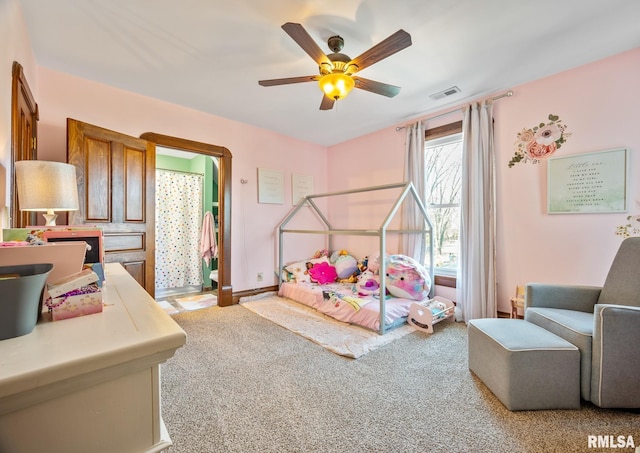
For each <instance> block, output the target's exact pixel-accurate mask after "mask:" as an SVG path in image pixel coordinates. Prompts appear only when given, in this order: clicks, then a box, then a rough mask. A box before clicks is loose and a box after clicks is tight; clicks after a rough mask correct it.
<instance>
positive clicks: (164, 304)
mask: <svg viewBox="0 0 640 453" xmlns="http://www.w3.org/2000/svg"><path fill="white" fill-rule="evenodd" d="M157 302H158V305H160V307H162V309H163V310H164V311H166V312H167V314H169V315H175V314H176V313H180V312H179V311H178V309H177V308H176V307H174V306H173V305H171V303H170V302H169V301H166V300H159V301H157Z"/></svg>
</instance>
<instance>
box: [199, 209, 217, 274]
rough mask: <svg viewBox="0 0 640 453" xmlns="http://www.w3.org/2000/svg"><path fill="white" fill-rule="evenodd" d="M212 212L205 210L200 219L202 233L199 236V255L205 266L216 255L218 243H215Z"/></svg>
mask: <svg viewBox="0 0 640 453" xmlns="http://www.w3.org/2000/svg"><path fill="white" fill-rule="evenodd" d="M213 225H214V222H213V214H211V211H207V212H206V213H205V214H204V218H203V219H202V233H201V236H200V255H201V256H202V259H204V261H205V263H207V266H208V265H209V263H211V260H212V259H215V258H217V257H218V245H217V244H216V232H215V230H214V228H213Z"/></svg>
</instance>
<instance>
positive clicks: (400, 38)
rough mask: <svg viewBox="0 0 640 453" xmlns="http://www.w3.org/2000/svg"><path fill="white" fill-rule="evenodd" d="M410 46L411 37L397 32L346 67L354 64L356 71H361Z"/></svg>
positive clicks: (403, 32)
mask: <svg viewBox="0 0 640 453" xmlns="http://www.w3.org/2000/svg"><path fill="white" fill-rule="evenodd" d="M410 45H411V35H410V34H409V33H407V32H406V31H404V30H398V31H397V32H395V33H394V34H392V35H391V36H389V37H388V38H387V39H385V40H383V41H381V42H379V43H378V44H376V45H375V46H373V47H372V48H371V49H369V50H367V51H365V52H364V53H362V54H360V55H358V56H357V57H355V58H354V59H353V60H351V61H350V62H349V63H348V65H352V64H354V65H356V66H357V67H358V71H361V70H363V69H364V68H366V67H368V66H371V65H372V64H374V63H377V62H378V61H380V60H382V59H384V58H387V57H388V56H391V55H393V54H394V53H396V52H399V51H401V50H402V49H404V48H406V47H409V46H410Z"/></svg>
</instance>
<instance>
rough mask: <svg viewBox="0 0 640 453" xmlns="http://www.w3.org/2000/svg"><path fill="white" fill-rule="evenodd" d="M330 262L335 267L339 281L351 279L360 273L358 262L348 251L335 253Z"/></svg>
mask: <svg viewBox="0 0 640 453" xmlns="http://www.w3.org/2000/svg"><path fill="white" fill-rule="evenodd" d="M329 262H330V263H331V264H333V265H334V266H335V268H336V272H337V273H338V278H339V279H343V278H349V277H351V276H352V275H355V274H356V273H358V261H357V260H356V259H355V258H354V257H353V256H351V255H349V253H348V252H347V251H346V250H338V251H336V252H333V253H332V254H331V258H329Z"/></svg>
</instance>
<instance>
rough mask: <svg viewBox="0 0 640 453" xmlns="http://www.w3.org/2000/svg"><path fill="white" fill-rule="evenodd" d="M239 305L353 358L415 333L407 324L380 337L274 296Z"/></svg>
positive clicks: (289, 300) (242, 301)
mask: <svg viewBox="0 0 640 453" xmlns="http://www.w3.org/2000/svg"><path fill="white" fill-rule="evenodd" d="M240 305H241V306H242V307H244V308H246V309H248V310H251V311H252V312H254V313H256V314H257V315H260V316H262V317H263V318H266V319H268V320H270V321H272V322H274V323H276V324H278V325H280V326H282V327H284V328H285V329H288V330H290V331H292V332H295V333H297V334H298V335H301V336H303V337H305V338H307V339H309V340H311V341H313V342H314V343H317V344H319V345H320V346H322V347H324V348H325V349H327V350H329V351H331V352H334V353H336V354H339V355H342V356H345V357H351V358H354V359H357V358H358V357H361V356H363V355H364V354H366V353H368V352H371V351H373V350H374V349H377V348H379V347H381V346H384V345H386V344H389V343H391V342H392V341H393V340H396V339H398V338H402V337H404V336H405V335H407V334H408V333H411V332H413V331H414V330H415V329H414V328H413V327H411V326H410V325H403V326H401V327H397V328H395V329H393V330H391V331H389V332H387V333H385V334H384V335H380V334H378V333H376V332H373V331H371V330H368V329H365V328H363V327H359V326H354V325H351V324H347V323H344V322H340V321H337V320H335V319H333V318H331V317H329V316H326V315H323V314H322V313H319V312H317V311H316V310H314V309H312V308H310V307H307V306H305V305H302V304H299V303H297V302H295V301H293V300H291V299H287V298H285V297H279V296H273V295H270V296H267V297H263V298H257V299H253V300H248V301H245V300H243V299H241V300H240Z"/></svg>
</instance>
